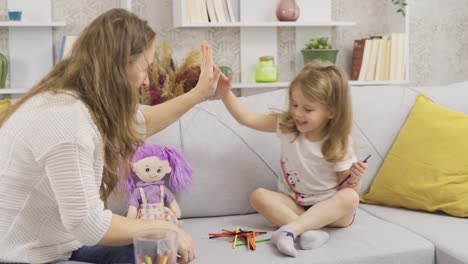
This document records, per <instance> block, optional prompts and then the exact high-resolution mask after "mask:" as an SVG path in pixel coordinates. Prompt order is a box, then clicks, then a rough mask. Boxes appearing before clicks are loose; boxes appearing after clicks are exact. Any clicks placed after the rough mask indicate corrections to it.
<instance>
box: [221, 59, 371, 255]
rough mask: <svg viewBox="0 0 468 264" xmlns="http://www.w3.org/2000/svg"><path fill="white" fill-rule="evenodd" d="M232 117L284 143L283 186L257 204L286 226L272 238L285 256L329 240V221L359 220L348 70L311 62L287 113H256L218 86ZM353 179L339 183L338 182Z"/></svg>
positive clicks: (256, 198) (255, 198)
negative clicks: (295, 244)
mask: <svg viewBox="0 0 468 264" xmlns="http://www.w3.org/2000/svg"><path fill="white" fill-rule="evenodd" d="M218 95H219V96H220V97H221V99H222V100H223V102H224V104H225V106H226V108H227V109H228V110H229V112H230V113H231V115H232V116H233V117H234V118H235V119H236V120H237V121H238V122H239V123H240V124H242V125H244V126H247V127H250V128H253V129H257V130H260V131H265V132H276V133H277V135H278V137H279V139H280V142H281V164H280V166H281V171H282V175H281V177H280V179H279V183H278V188H279V191H278V192H275V191H270V190H266V189H263V188H259V189H257V190H255V191H254V192H253V193H252V195H251V198H250V201H251V203H252V206H253V207H254V208H255V209H256V210H257V211H258V212H259V213H260V214H262V215H263V216H265V217H266V218H267V219H268V220H270V221H271V222H272V223H274V224H276V225H278V226H280V228H279V229H278V230H277V231H275V232H274V233H273V235H272V240H273V242H274V243H275V244H276V246H277V248H278V250H279V251H280V252H282V253H283V254H286V255H289V256H292V257H295V256H296V248H295V246H294V241H295V239H296V237H297V239H298V244H299V246H300V247H301V248H302V249H314V248H317V247H319V246H321V245H322V244H324V243H325V242H326V241H327V239H328V233H326V232H325V231H321V230H319V229H320V228H322V227H324V226H327V227H347V226H349V225H351V224H352V223H353V220H354V215H355V212H356V208H357V206H358V204H359V196H358V193H357V191H358V190H359V188H360V186H361V183H360V178H361V176H362V175H364V173H365V171H366V168H367V166H366V164H365V162H357V160H356V155H355V153H354V151H353V148H352V142H351V135H350V134H351V124H352V115H351V98H350V94H349V86H348V79H347V77H346V74H345V73H344V72H343V71H342V70H341V69H339V68H338V67H337V66H335V65H333V64H327V63H324V62H314V63H312V64H307V65H306V66H305V67H304V69H303V70H302V71H301V72H300V73H299V74H298V75H297V76H296V78H295V79H294V80H293V81H292V82H291V84H290V86H289V108H288V110H287V111H286V112H284V113H280V114H278V113H275V114H258V113H255V112H253V111H251V110H250V109H248V108H247V107H246V106H244V105H243V104H242V103H241V102H240V101H239V100H238V99H237V98H236V96H234V94H233V93H232V92H231V91H229V88H224V89H218ZM349 174H350V175H351V177H349V178H348V180H347V181H346V182H345V183H344V184H343V185H341V186H340V187H339V188H334V187H335V186H336V185H337V183H339V182H341V181H342V180H344V179H345V178H346V177H347V176H348V175H349Z"/></svg>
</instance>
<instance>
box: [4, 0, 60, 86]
mask: <svg viewBox="0 0 468 264" xmlns="http://www.w3.org/2000/svg"><path fill="white" fill-rule="evenodd" d="M8 9H18V10H22V11H23V14H22V19H21V21H1V22H0V27H8V29H9V36H8V44H9V58H8V61H9V68H10V69H9V76H10V88H7V89H0V94H10V95H11V94H22V93H25V92H26V91H28V90H29V89H30V88H31V86H32V85H33V84H34V83H37V82H38V81H39V80H40V79H41V78H42V77H43V76H44V75H45V74H46V73H47V72H48V71H49V70H50V69H51V68H52V66H53V39H52V28H53V27H62V26H65V22H64V21H52V14H51V2H50V0H34V1H30V0H8Z"/></svg>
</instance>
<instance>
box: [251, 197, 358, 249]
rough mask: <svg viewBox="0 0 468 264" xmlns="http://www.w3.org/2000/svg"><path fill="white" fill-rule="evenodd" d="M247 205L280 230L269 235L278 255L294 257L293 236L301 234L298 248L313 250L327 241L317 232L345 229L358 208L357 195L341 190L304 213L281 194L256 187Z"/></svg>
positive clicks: (292, 201)
mask: <svg viewBox="0 0 468 264" xmlns="http://www.w3.org/2000/svg"><path fill="white" fill-rule="evenodd" d="M250 203H251V204H252V206H253V207H254V208H255V209H256V210H257V211H258V212H259V213H260V214H262V215H263V216H265V218H267V219H268V220H270V221H271V222H272V223H273V224H275V225H278V226H280V227H281V228H280V229H279V230H277V231H276V232H275V234H273V240H274V242H275V243H276V246H277V247H278V249H279V250H280V251H281V252H282V253H284V254H286V255H290V256H293V257H294V256H296V249H295V247H294V237H295V236H299V235H301V236H300V237H299V245H300V246H301V248H303V249H313V248H316V247H319V246H321V245H322V244H323V243H325V242H326V240H327V239H328V234H327V233H325V232H323V231H318V229H320V228H322V227H325V226H326V227H347V226H349V225H350V224H351V223H352V222H353V220H354V214H355V212H356V208H357V206H358V205H359V195H358V194H357V193H356V191H354V190H353V189H350V188H344V189H341V190H339V191H338V192H337V193H336V194H335V195H333V196H332V197H331V198H329V199H327V200H324V201H321V202H319V203H317V204H315V205H314V206H312V207H310V208H309V209H307V211H306V210H304V207H303V206H301V205H298V204H297V203H296V202H295V201H294V200H293V199H292V198H291V197H289V196H287V195H286V194H284V193H280V192H274V191H270V190H267V189H264V188H259V189H257V190H255V191H254V192H253V193H252V195H251V197H250Z"/></svg>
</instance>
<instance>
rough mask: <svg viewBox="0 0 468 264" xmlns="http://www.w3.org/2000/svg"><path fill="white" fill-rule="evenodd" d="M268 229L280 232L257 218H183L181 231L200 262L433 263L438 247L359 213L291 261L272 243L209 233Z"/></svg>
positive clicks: (228, 263)
mask: <svg viewBox="0 0 468 264" xmlns="http://www.w3.org/2000/svg"><path fill="white" fill-rule="evenodd" d="M237 225H239V226H240V227H241V228H244V229H248V230H265V231H268V233H267V234H266V235H264V236H262V237H270V236H271V234H272V232H271V231H273V230H275V229H276V228H275V227H274V226H273V225H272V224H270V223H269V222H268V221H267V220H266V219H265V218H263V216H261V215H259V214H250V215H242V216H225V217H210V218H192V219H185V220H184V223H183V224H182V228H183V229H184V230H186V231H187V232H188V233H189V234H191V235H192V238H193V240H194V243H195V246H196V250H197V256H198V257H197V259H196V261H195V262H194V263H203V264H209V263H224V264H230V263H232V264H238V263H295V264H300V263H307V264H311V263H322V264H323V263H343V264H348V263H356V264H357V263H359V264H365V263H372V264H374V263H412V264H418V263H434V246H433V245H432V244H431V243H430V242H429V241H427V240H425V239H424V238H422V237H420V236H417V235H415V234H414V233H412V232H410V231H408V230H406V229H405V228H401V227H399V226H396V225H393V224H390V223H388V222H385V221H382V220H380V219H378V218H376V217H374V216H372V215H370V214H368V213H366V212H364V211H362V210H358V212H357V214H356V219H355V222H354V223H353V225H351V226H350V227H348V228H338V229H335V228H329V229H325V230H327V231H328V232H329V233H330V240H329V241H328V242H327V243H326V244H325V245H324V246H322V247H320V248H318V249H315V250H300V251H299V252H298V256H297V257H296V258H295V259H293V258H290V257H286V256H284V255H281V254H280V253H279V252H278V251H277V250H276V247H275V246H274V245H273V244H272V242H265V243H258V244H257V250H256V251H254V252H251V251H247V250H246V248H245V246H241V247H239V248H236V249H232V248H231V243H229V242H228V239H225V238H216V239H209V238H208V234H209V233H220V232H221V230H222V229H229V230H234V229H235V227H236V226H237Z"/></svg>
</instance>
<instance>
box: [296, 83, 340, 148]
mask: <svg viewBox="0 0 468 264" xmlns="http://www.w3.org/2000/svg"><path fill="white" fill-rule="evenodd" d="M291 89H293V90H292V96H291V106H290V108H291V115H292V117H293V119H294V122H295V124H296V127H297V130H299V132H301V133H304V134H305V136H306V138H307V139H309V140H311V141H320V140H322V139H323V137H324V136H325V127H326V125H327V124H328V122H329V120H330V119H332V118H333V114H332V112H331V111H330V110H329V109H328V107H327V106H326V105H324V104H322V103H320V102H318V101H316V100H310V99H308V98H306V97H305V96H304V94H303V93H302V90H301V89H300V87H292V88H291Z"/></svg>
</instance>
